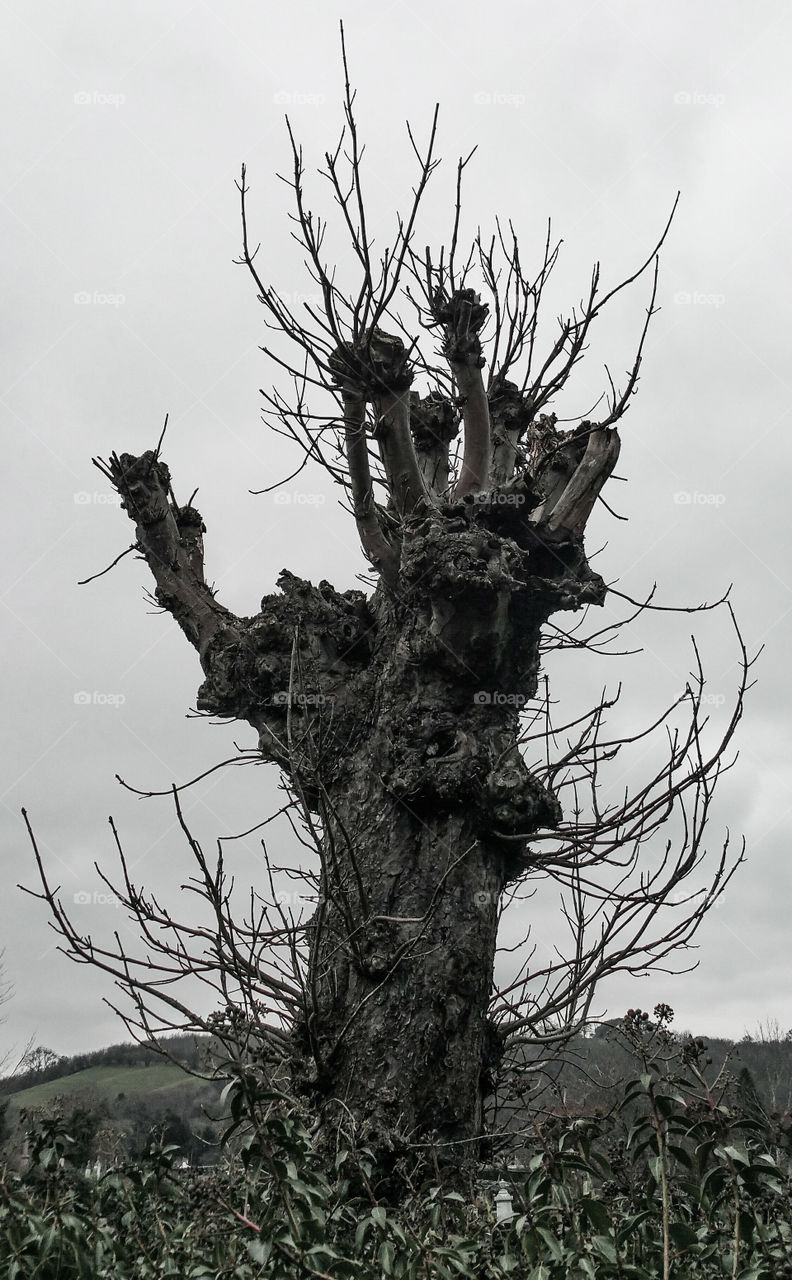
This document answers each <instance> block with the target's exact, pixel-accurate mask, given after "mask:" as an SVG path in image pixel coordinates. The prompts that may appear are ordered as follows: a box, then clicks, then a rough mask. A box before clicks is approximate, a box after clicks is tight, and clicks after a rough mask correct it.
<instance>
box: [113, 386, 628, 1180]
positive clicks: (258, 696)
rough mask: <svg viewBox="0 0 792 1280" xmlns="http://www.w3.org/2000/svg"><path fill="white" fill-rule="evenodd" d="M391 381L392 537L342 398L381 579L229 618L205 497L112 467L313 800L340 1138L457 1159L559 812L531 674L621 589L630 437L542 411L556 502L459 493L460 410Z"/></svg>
mask: <svg viewBox="0 0 792 1280" xmlns="http://www.w3.org/2000/svg"><path fill="white" fill-rule="evenodd" d="M372 399H378V400H379V403H380V405H382V404H383V402H384V396H383V395H382V394H381V392H380V394H379V395H378V396H376V397H375V396H374V395H372ZM396 400H397V397H396V394H395V393H394V396H393V398H392V399H391V401H390V402H389V408H388V409H387V410H386V413H387V414H388V415H391V416H390V418H389V425H388V430H389V431H390V430H393V429H394V426H395V430H396V433H397V440H396V441H395V442H394V440H393V439H392V438H391V439H390V440H389V441H387V442H383V440H382V439H381V434H382V433H381V428H380V427H378V428H377V435H378V436H379V437H380V440H379V443H380V447H381V448H382V450H383V452H384V454H385V456H386V457H387V458H388V459H389V463H388V466H389V470H390V471H391V474H392V476H393V480H394V483H395V484H396V487H397V489H399V491H400V493H401V494H402V495H403V496H402V501H401V502H400V504H399V505H401V506H402V508H403V511H404V514H403V517H402V522H401V536H400V539H399V541H398V542H394V543H386V542H385V540H384V536H383V541H382V543H380V542H379V541H378V539H379V537H380V534H381V531H380V530H379V526H377V525H374V524H373V523H372V516H373V514H374V513H373V508H372V506H371V503H370V501H368V505H367V494H368V495H369V497H370V477H368V472H367V470H366V468H365V467H364V466H363V464H362V462H361V451H362V447H365V446H363V445H362V441H361V437H360V432H361V431H362V426H361V421H360V406H359V404H358V406H357V409H355V406H354V404H353V398H352V397H351V396H348V397H347V399H346V401H345V404H346V406H347V408H348V413H347V419H346V428H347V432H348V433H349V432H350V430H351V431H352V432H353V439H352V445H353V448H352V453H351V454H350V461H351V462H353V461H354V460H355V459H356V460H357V461H356V462H355V465H356V466H357V468H358V472H359V476H360V484H359V488H358V492H357V493H356V494H355V510H356V515H357V516H358V520H359V524H360V523H361V520H362V522H363V528H362V530H361V533H362V536H363V535H365V536H364V548H365V549H366V550H367V551H369V553H370V554H371V553H372V551H373V550H375V549H376V548H378V549H379V551H378V553H379V554H380V557H381V558H382V559H383V560H387V562H388V571H387V573H383V574H382V579H381V583H380V586H379V587H378V589H377V590H376V591H375V593H374V594H373V596H371V597H370V598H367V597H366V596H365V595H364V594H363V593H362V592H360V591H346V592H337V591H335V590H334V588H333V587H332V586H331V585H330V584H329V583H327V582H321V583H319V585H318V587H317V586H313V585H311V584H310V583H309V582H306V581H304V580H302V579H299V578H297V577H295V576H294V575H293V574H291V573H289V572H288V571H287V570H284V571H283V572H282V574H281V575H280V577H279V579H278V587H279V591H278V593H277V594H274V595H269V596H266V597H264V599H263V600H262V601H261V609H260V612H259V613H258V614H257V615H255V616H254V617H248V618H237V617H235V616H234V615H232V614H231V613H230V612H229V611H228V610H225V609H224V608H223V607H222V606H221V605H219V604H218V603H217V602H216V601H215V600H214V598H213V596H212V594H211V592H210V591H209V589H208V588H207V587H206V584H205V582H204V578H203V564H202V553H201V551H200V542H199V540H200V528H201V525H200V516H199V515H198V513H197V512H195V510H194V509H193V508H188V509H186V512H185V510H182V509H179V508H177V507H175V505H174V504H173V502H172V501H169V498H168V493H169V476H168V472H167V468H166V467H165V466H164V464H163V463H161V462H159V461H158V460H157V459H156V457H155V455H153V454H144V455H143V457H141V458H133V457H131V456H130V455H128V454H124V455H121V457H120V458H115V457H114V459H113V460H112V461H111V463H110V474H111V476H112V478H113V482H114V483H115V484H116V486H117V488H118V490H119V492H120V493H121V494H122V497H123V499H124V505H125V506H126V508H127V510H128V512H129V514H130V516H131V517H132V518H133V519H134V520H135V522H136V526H137V537H138V545H139V548H140V550H141V551H142V553H143V554H144V556H145V558H146V559H147V561H148V563H149V565H150V567H151V570H152V572H153V574H154V576H155V579H156V581H157V598H158V599H159V600H160V602H161V603H162V604H163V605H165V607H167V608H169V609H171V611H172V612H174V616H176V618H177V620H178V621H179V622H180V625H181V626H182V628H183V630H184V631H185V634H186V635H187V636H188V638H189V639H190V640H191V642H192V643H193V644H194V645H195V647H196V648H197V650H198V653H199V656H200V659H201V664H202V667H203V670H204V673H205V680H204V682H203V684H202V685H201V688H200V690H199V694H198V707H199V708H200V709H201V710H204V711H207V712H211V713H213V714H216V715H219V716H223V717H234V718H237V719H240V720H245V721H247V722H248V723H250V724H251V725H253V726H254V727H255V728H256V730H257V732H258V734H259V744H260V749H261V753H262V756H263V757H264V758H266V759H268V760H271V761H274V762H275V763H277V764H278V765H279V766H280V767H281V769H283V770H284V772H285V773H286V774H287V776H288V777H289V779H290V780H291V783H292V785H293V786H294V788H295V790H296V791H297V792H298V793H299V794H300V795H301V796H302V797H303V800H304V802H305V804H306V805H307V806H308V807H309V809H310V810H311V811H312V812H313V813H314V814H316V815H318V819H319V825H320V828H321V831H322V840H323V851H322V873H321V875H322V878H321V894H320V900H319V903H318V906H317V910H316V914H315V916H314V918H313V920H312V922H311V926H310V930H309V941H310V947H311V960H310V965H309V982H308V988H307V995H306V1000H305V1007H304V1009H303V1013H302V1016H301V1017H300V1019H299V1020H298V1022H297V1024H296V1025H295V1026H294V1030H293V1044H294V1061H293V1078H294V1082H295V1085H296V1087H299V1088H300V1089H302V1090H304V1091H307V1092H308V1093H309V1094H310V1095H311V1096H312V1099H313V1102H314V1104H315V1106H316V1108H317V1110H318V1112H319V1113H320V1115H321V1116H322V1117H323V1120H324V1125H325V1131H326V1133H330V1132H331V1131H332V1128H333V1126H334V1125H336V1124H338V1123H341V1124H343V1123H348V1122H349V1118H350V1117H351V1118H352V1120H353V1121H354V1122H355V1124H356V1126H357V1136H358V1138H359V1140H361V1141H364V1142H367V1143H368V1144H369V1145H371V1146H372V1147H373V1148H374V1149H375V1150H376V1151H377V1153H378V1156H379V1158H380V1159H381V1160H382V1161H387V1160H394V1159H396V1158H397V1157H398V1156H399V1154H400V1153H401V1152H403V1151H405V1150H407V1149H408V1147H409V1144H410V1143H411V1142H413V1143H414V1142H416V1141H426V1140H428V1139H429V1137H430V1136H431V1137H432V1140H433V1141H436V1142H437V1143H438V1144H439V1146H438V1150H439V1151H440V1153H441V1154H442V1153H443V1152H444V1151H445V1152H447V1153H448V1154H452V1155H455V1156H456V1155H457V1154H458V1150H457V1149H455V1148H454V1146H453V1144H458V1143H460V1142H461V1143H463V1144H468V1146H469V1144H470V1142H471V1139H475V1138H476V1136H477V1135H479V1134H481V1132H482V1108H483V1102H484V1099H485V1097H486V1095H487V1092H488V1090H489V1089H490V1088H491V1073H492V1072H493V1070H494V1068H495V1066H496V1063H497V1059H498V1054H499V1043H498V1036H497V1032H496V1029H495V1028H494V1026H493V1025H491V1024H490V1022H489V1021H488V1017H487V1010H488V1004H489V1000H490V995H491V982H492V970H493V957H494V951H495V941H496V933H497V923H498V906H499V901H500V897H501V894H502V892H503V890H504V888H505V887H506V886H507V885H508V884H509V883H510V882H512V881H513V880H515V879H516V878H517V877H518V876H519V875H520V874H521V873H522V872H523V871H524V870H525V869H526V867H527V866H528V865H529V860H530V851H529V847H528V839H529V837H530V835H531V834H532V833H533V832H536V831H537V830H539V829H540V828H542V827H552V826H554V825H555V824H556V823H557V822H558V820H559V818H560V811H559V807H558V804H557V802H556V800H555V798H554V796H553V795H552V794H550V793H549V792H547V791H546V790H545V789H544V788H543V786H541V785H540V784H539V783H538V781H537V780H536V779H535V778H534V777H533V776H532V775H531V774H530V772H529V771H528V769H527V767H526V765H525V763H524V760H523V758H522V756H521V754H520V751H519V749H518V746H517V738H518V723H519V712H520V709H521V708H522V707H523V706H524V705H525V704H526V703H527V702H528V701H529V700H530V699H531V698H532V697H533V696H534V695H535V692H536V683H537V673H538V664H539V638H540V631H541V628H542V626H543V624H544V623H545V622H546V620H547V618H548V617H549V615H550V614H551V613H553V612H554V611H556V610H563V609H577V608H579V607H580V606H582V605H583V604H586V603H601V602H602V600H603V599H604V595H605V587H604V584H603V582H602V580H601V579H600V578H599V577H598V576H597V575H596V574H594V573H593V572H592V571H591V570H590V569H589V567H588V564H587V562H586V558H585V554H584V551H583V547H582V542H581V539H580V532H581V529H582V524H583V523H584V522H585V517H584V514H583V513H584V512H585V513H586V514H587V504H588V505H589V506H590V503H589V497H590V495H591V489H589V488H587V486H589V485H591V486H596V485H597V484H598V483H600V482H601V481H602V480H603V479H604V477H605V474H606V473H607V469H608V466H609V465H610V464H611V459H612V457H613V456H614V453H615V446H614V445H613V443H612V438H613V437H614V436H615V432H609V433H608V441H605V442H604V443H605V444H606V445H607V447H605V448H604V447H603V441H602V440H601V439H600V440H599V442H598V444H597V445H594V444H592V442H593V441H594V440H595V439H597V437H596V433H590V434H588V435H585V433H584V438H582V439H579V438H578V437H576V436H575V435H574V433H569V438H567V437H564V436H560V435H559V434H558V433H557V432H556V431H555V426H554V423H553V422H552V421H551V420H542V422H541V423H539V424H533V425H532V426H531V427H530V428H529V429H528V431H527V435H526V439H525V445H524V450H523V456H524V457H525V456H529V455H530V456H531V457H532V460H533V462H534V467H535V474H537V475H540V476H541V477H544V483H546V485H547V489H546V492H547V496H546V497H544V499H543V500H542V494H541V492H540V490H539V489H538V488H537V485H536V483H535V480H534V476H533V475H532V474H531V473H530V471H529V470H526V469H524V468H523V470H522V471H521V472H520V474H518V475H516V476H512V478H511V479H510V480H509V482H508V484H504V485H501V486H500V487H499V488H495V489H490V490H488V491H487V492H483V493H482V492H476V493H472V494H470V495H469V496H468V497H467V498H466V499H465V500H464V501H462V502H459V501H453V502H452V501H448V500H443V499H442V497H440V496H439V493H438V490H439V491H440V492H442V491H443V490H444V489H445V488H447V476H448V471H447V465H448V464H447V450H448V443H449V439H450V437H451V435H452V428H454V429H455V418H456V415H455V414H454V412H453V406H450V405H449V404H447V403H446V404H445V405H441V402H440V401H439V399H438V398H435V399H434V400H433V401H430V402H422V401H420V400H418V399H415V400H413V410H414V412H413V414H412V418H411V420H410V421H409V422H408V421H407V420H406V419H405V418H404V417H401V418H399V417H398V412H400V411H397V416H396V417H395V418H394V417H393V416H392V415H393V414H394V405H395V404H396ZM502 400H503V396H502V394H501V401H502ZM405 402H406V403H408V404H409V400H407V399H406V390H405V391H404V392H403V393H402V397H401V400H400V401H399V403H400V404H402V405H403V404H404V403H405ZM496 403H497V402H496ZM502 407H503V406H502V403H501V417H500V418H498V416H497V414H496V415H495V417H496V422H500V423H502V422H503V414H502ZM514 408H515V406H514V405H513V404H512V410H514ZM518 416H519V415H518ZM513 420H514V413H512V421H513ZM525 425H526V424H525V422H524V423H523V427H524V428H525ZM405 426H408V427H411V429H412V436H413V439H414V441H415V445H416V455H414V456H417V457H418V459H419V460H421V459H422V460H423V464H422V465H421V466H420V469H419V470H417V471H416V470H413V469H412V467H411V466H410V465H409V459H407V462H406V463H405V467H403V468H402V469H401V470H400V469H399V462H398V457H399V450H400V449H402V447H403V444H404V439H403V431H404V428H405ZM512 430H516V428H514V427H512ZM355 432H356V433H357V435H354V433H355ZM523 434H524V435H525V434H526V433H525V430H524V431H523ZM609 441H610V443H609ZM494 447H495V450H496V451H497V450H498V449H499V448H500V447H501V442H500V440H499V439H496V441H495V445H494ZM559 458H560V459H561V460H562V461H561V463H560V464H559V462H558V459H559ZM394 459H396V461H394ZM559 465H560V470H559ZM366 466H367V464H366ZM430 469H431V470H432V474H433V479H430V478H429V475H428V471H429V470H430ZM506 469H507V470H509V469H511V468H506ZM416 474H417V475H418V476H419V479H420V484H421V491H420V495H419V500H416V501H413V498H415V497H416V494H415V490H414V488H411V487H412V486H413V485H414V482H415V476H416ZM399 476H402V477H405V476H406V477H407V479H406V480H405V482H404V484H402V485H401V487H400V486H399V480H398V477H399ZM367 477H368V478H367ZM548 477H549V483H547V481H548ZM559 477H564V478H565V479H564V484H563V485H562V486H559V483H557V481H558V480H559ZM559 487H560V492H556V490H557V489H559ZM411 493H412V497H411V496H410V495H411ZM565 495H567V497H566V498H565ZM551 498H552V502H551ZM591 501H593V498H592V499H591ZM537 512H539V513H541V519H540V520H538V521H537V519H536V513H537ZM554 517H555V518H554ZM366 538H369V539H370V540H369V541H368V542H367V541H366ZM371 558H372V559H373V558H374V556H373V554H371ZM515 837H518V838H515ZM443 1144H452V1145H450V1146H447V1147H445V1146H443Z"/></svg>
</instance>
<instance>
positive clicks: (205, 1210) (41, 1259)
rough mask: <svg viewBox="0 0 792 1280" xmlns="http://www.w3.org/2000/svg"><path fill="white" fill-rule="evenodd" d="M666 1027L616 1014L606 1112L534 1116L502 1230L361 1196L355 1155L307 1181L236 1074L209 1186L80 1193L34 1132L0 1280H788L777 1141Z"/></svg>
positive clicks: (442, 1198) (175, 1177) (480, 1217)
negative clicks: (619, 1072) (619, 1027)
mask: <svg viewBox="0 0 792 1280" xmlns="http://www.w3.org/2000/svg"><path fill="white" fill-rule="evenodd" d="M671 1016H672V1014H671V1010H670V1009H668V1007H667V1006H663V1005H659V1006H657V1008H656V1009H655V1021H651V1020H650V1019H649V1017H648V1015H647V1014H642V1013H641V1012H640V1011H634V1010H631V1011H630V1012H629V1014H628V1015H627V1017H626V1018H625V1020H624V1024H623V1034H624V1035H625V1037H626V1038H627V1040H628V1042H629V1044H630V1046H631V1049H632V1055H633V1060H634V1062H635V1066H636V1071H635V1073H634V1074H633V1075H632V1077H631V1078H630V1079H629V1080H628V1081H627V1082H626V1083H625V1086H624V1091H623V1098H622V1101H621V1104H620V1108H619V1112H618V1115H616V1114H614V1115H609V1116H599V1117H592V1118H589V1119H580V1118H577V1119H569V1118H564V1117H555V1118H550V1119H545V1120H544V1121H538V1120H537V1122H536V1124H535V1126H534V1130H533V1132H532V1135H531V1136H532V1145H533V1147H534V1154H533V1155H532V1156H531V1157H530V1159H529V1161H528V1167H527V1168H526V1169H525V1170H524V1171H522V1172H521V1173H520V1174H519V1175H517V1174H515V1173H513V1172H511V1171H510V1173H509V1175H508V1177H509V1180H510V1181H511V1183H512V1187H511V1190H512V1194H513V1197H514V1205H515V1216H514V1218H513V1219H512V1221H511V1222H509V1223H506V1224H498V1223H496V1222H495V1215H494V1213H493V1211H492V1208H491V1206H490V1204H489V1203H488V1201H487V1200H486V1199H485V1198H484V1197H483V1196H481V1195H479V1196H475V1195H473V1196H464V1195H462V1194H461V1193H460V1191H459V1190H453V1191H449V1190H448V1189H447V1188H439V1187H430V1188H424V1189H420V1190H416V1192H415V1194H414V1195H413V1196H412V1197H411V1198H410V1199H408V1200H407V1201H406V1202H404V1203H403V1204H401V1205H400V1206H399V1207H398V1208H393V1207H391V1206H389V1205H388V1204H386V1203H383V1202H381V1201H379V1200H378V1198H377V1196H376V1195H375V1194H374V1191H373V1190H372V1182H373V1179H374V1176H375V1174H374V1170H373V1169H372V1167H371V1164H370V1161H369V1160H368V1157H367V1153H366V1152H365V1151H357V1152H354V1153H351V1152H348V1151H340V1152H339V1153H338V1156H337V1158H336V1160H335V1167H334V1168H333V1169H331V1170H328V1169H327V1168H323V1167H322V1165H321V1163H320V1161H319V1158H318V1157H317V1155H316V1153H315V1152H314V1150H313V1147H312V1143H311V1139H310V1136H309V1133H308V1131H307V1129H306V1127H305V1125H304V1123H303V1120H302V1118H301V1117H300V1116H299V1114H298V1113H297V1112H296V1111H295V1109H294V1108H293V1107H291V1108H290V1107H288V1106H287V1105H285V1104H284V1102H283V1100H282V1099H281V1098H280V1096H279V1095H277V1094H275V1093H273V1092H272V1091H270V1090H268V1089H266V1088H265V1087H264V1085H263V1083H262V1081H261V1080H260V1079H259V1078H258V1076H257V1072H256V1070H255V1068H254V1067H251V1066H244V1067H243V1066H240V1067H239V1069H238V1071H237V1073H236V1076H235V1079H234V1081H233V1082H232V1084H231V1085H230V1086H229V1091H228V1102H229V1104H230V1108H231V1114H232V1124H231V1127H230V1129H229V1134H228V1137H229V1143H230V1145H231V1146H234V1145H236V1146H237V1147H238V1150H237V1153H236V1154H235V1156H234V1157H233V1158H231V1157H230V1156H229V1159H228V1162H227V1164H226V1165H225V1166H224V1167H221V1168H218V1169H216V1170H212V1171H210V1172H208V1173H203V1174H202V1173H199V1172H196V1171H191V1172H189V1173H188V1172H183V1171H179V1170H177V1169H176V1168H175V1167H174V1155H175V1148H173V1147H153V1148H152V1149H151V1150H150V1151H149V1152H148V1153H147V1154H146V1156H145V1158H144V1159H143V1160H142V1161H140V1162H139V1163H138V1164H136V1165H129V1166H126V1167H120V1168H117V1169H114V1170H111V1171H110V1172H108V1173H107V1174H106V1175H105V1176H104V1177H102V1178H101V1179H99V1180H98V1181H97V1180H92V1179H88V1178H85V1177H83V1176H82V1175H81V1174H80V1173H79V1172H78V1170H77V1168H76V1167H75V1166H74V1165H73V1164H72V1163H70V1153H71V1151H72V1148H73V1146H74V1144H73V1142H72V1141H71V1138H70V1136H69V1135H68V1134H66V1133H65V1132H64V1130H63V1126H62V1125H61V1124H59V1123H58V1121H57V1119H48V1120H44V1121H41V1122H40V1124H39V1127H38V1128H37V1129H34V1130H33V1131H32V1133H31V1142H30V1157H31V1160H30V1167H29V1169H28V1170H27V1171H26V1173H25V1174H24V1175H23V1176H22V1177H17V1176H13V1175H10V1174H3V1175H0V1264H1V1265H0V1272H2V1274H3V1275H4V1276H5V1275H7V1276H8V1277H9V1280H18V1278H19V1280H21V1278H22V1277H33V1276H35V1277H37V1280H55V1278H56V1277H58V1278H60V1277H62V1278H63V1280H78V1278H79V1280H89V1278H90V1280H101V1278H103V1277H108V1280H109V1278H110V1277H113V1278H114V1280H132V1278H133V1277H134V1278H135V1280H148V1278H149V1277H155V1276H157V1277H159V1276H178V1277H184V1278H185V1280H187V1278H192V1280H204V1278H205V1280H209V1278H210V1277H212V1280H215V1278H218V1280H219V1278H221V1277H229V1278H230V1277H237V1278H238V1280H247V1278H248V1277H251V1278H252V1277H262V1278H266V1280H297V1278H298V1277H324V1280H328V1277H329V1278H331V1280H348V1278H349V1280H351V1278H352V1277H359V1278H360V1280H381V1277H394V1278H398V1280H441V1278H443V1280H446V1278H450V1277H460V1276H462V1277H471V1278H474V1280H501V1278H503V1277H510V1276H518V1277H525V1278H526V1280H562V1277H563V1280H600V1278H601V1280H607V1278H610V1277H616V1278H618V1280H628V1278H629V1280H653V1278H654V1277H658V1278H659V1277H663V1278H664V1280H666V1278H667V1277H672V1276H673V1277H680V1278H682V1277H684V1278H685V1280H687V1278H688V1277H691V1278H693V1277H706V1278H707V1280H709V1278H710V1277H712V1278H714V1277H721V1276H729V1277H733V1278H736V1280H789V1278H790V1277H792V1169H791V1168H790V1160H789V1157H788V1154H787V1151H786V1149H785V1146H784V1142H785V1138H784V1135H783V1134H781V1133H780V1132H775V1131H774V1127H773V1124H772V1123H771V1122H770V1121H769V1120H768V1118H767V1117H766V1116H765V1115H764V1114H762V1113H761V1111H760V1110H759V1109H758V1108H757V1107H752V1106H747V1105H745V1100H744V1096H743V1095H741V1094H740V1092H739V1090H737V1089H736V1088H735V1086H734V1082H733V1081H730V1080H729V1079H728V1078H727V1077H726V1076H725V1075H722V1077H721V1078H719V1080H718V1082H716V1085H715V1086H712V1085H710V1084H708V1083H707V1081H706V1079H705V1076H704V1070H703V1068H704V1061H703V1055H704V1053H705V1046H704V1043H703V1041H697V1040H690V1041H685V1042H680V1041H678V1040H677V1039H676V1037H675V1036H674V1035H673V1034H672V1033H671V1031H670V1030H669V1027H668V1023H669V1022H670V1019H671ZM251 1105H252V1106H253V1109H252V1110H251ZM251 1116H254V1117H255V1119H254V1123H252V1124H251V1123H249V1121H250V1117H251ZM240 1135H242V1141H241V1146H240V1145H239V1139H240ZM493 1190H494V1188H493Z"/></svg>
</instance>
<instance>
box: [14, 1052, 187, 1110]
mask: <svg viewBox="0 0 792 1280" xmlns="http://www.w3.org/2000/svg"><path fill="white" fill-rule="evenodd" d="M185 1086H186V1087H187V1088H190V1087H192V1088H194V1089H204V1088H205V1087H206V1081H204V1080H196V1079H195V1077H194V1076H189V1075H187V1073H186V1072H184V1071H182V1069H181V1067H178V1066H176V1064H175V1063H173V1062H159V1063H156V1064H153V1065H152V1066H150V1067H143V1066H139V1067H87V1068H86V1069H85V1070H84V1071H77V1072H75V1073H74V1074H73V1075H67V1076H59V1077H58V1079H57V1080H47V1081H46V1082H45V1083H44V1084H36V1085H31V1086H30V1087H29V1088H27V1089H20V1090H17V1091H16V1092H14V1093H9V1094H7V1095H6V1096H7V1097H9V1098H10V1101H11V1105H12V1106H18V1107H40V1106H43V1105H44V1103H46V1102H51V1101H52V1100H53V1098H58V1097H61V1098H69V1099H71V1098H72V1097H73V1096H74V1095H75V1094H78V1093H82V1092H90V1093H91V1094H92V1095H93V1096H94V1097H97V1096H98V1097H99V1098H102V1099H103V1100H105V1101H107V1102H114V1101H115V1100H116V1099H117V1098H118V1095H119V1094H123V1095H125V1096H126V1097H134V1096H140V1095H145V1096H146V1097H147V1098H149V1099H153V1098H155V1097H156V1098H157V1099H163V1100H164V1098H165V1095H167V1093H168V1091H169V1090H173V1089H184V1088H185Z"/></svg>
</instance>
